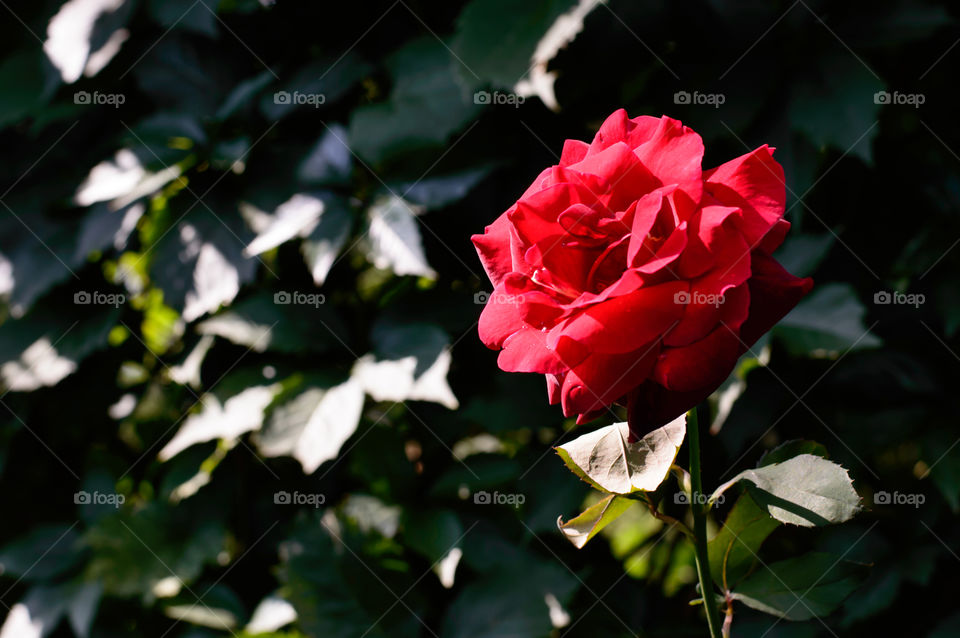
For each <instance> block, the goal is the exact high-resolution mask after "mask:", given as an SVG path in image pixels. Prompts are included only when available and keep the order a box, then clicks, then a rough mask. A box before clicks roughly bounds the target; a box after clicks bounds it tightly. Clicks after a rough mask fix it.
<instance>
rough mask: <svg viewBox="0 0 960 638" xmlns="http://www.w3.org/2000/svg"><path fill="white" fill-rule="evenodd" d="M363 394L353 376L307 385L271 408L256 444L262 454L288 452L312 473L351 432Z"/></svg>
mask: <svg viewBox="0 0 960 638" xmlns="http://www.w3.org/2000/svg"><path fill="white" fill-rule="evenodd" d="M363 398H364V395H363V387H362V386H361V385H360V384H359V383H357V381H355V380H348V381H345V382H344V383H341V384H339V385H336V386H333V387H330V388H316V387H310V388H307V389H306V390H304V391H303V392H301V393H300V394H299V395H297V396H296V397H294V398H293V399H291V400H290V401H289V402H287V403H285V404H284V405H281V406H279V407H278V408H277V409H275V410H274V411H273V412H272V414H271V415H270V420H269V425H268V429H267V431H266V432H265V433H264V436H263V437H261V439H260V442H259V445H258V447H259V449H260V451H261V452H262V453H263V454H264V455H265V456H280V455H290V456H292V457H293V458H295V459H297V460H298V461H299V462H300V465H301V466H302V467H303V471H304V473H305V474H313V473H314V472H315V471H316V470H317V468H318V467H320V466H321V465H322V464H323V463H324V462H326V461H329V460H330V459H334V458H336V457H337V455H338V454H339V453H340V448H341V447H343V444H344V443H346V441H347V439H349V438H350V437H351V436H353V433H354V432H355V431H356V429H357V426H358V425H359V424H360V416H361V414H362V412H363Z"/></svg>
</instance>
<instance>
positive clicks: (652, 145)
mask: <svg viewBox="0 0 960 638" xmlns="http://www.w3.org/2000/svg"><path fill="white" fill-rule="evenodd" d="M634 152H635V153H636V154H637V157H639V158H640V161H641V162H643V165H644V166H646V167H647V169H649V170H650V172H651V173H653V174H654V175H655V176H656V177H657V179H659V180H660V182H661V183H662V184H664V185H669V184H677V185H678V186H679V187H680V189H681V190H683V191H684V192H686V193H687V195H689V196H690V198H691V199H692V200H693V201H694V203H697V202H699V201H700V197H701V195H702V193H703V179H702V176H703V172H702V169H701V162H702V160H703V140H702V139H701V138H700V136H699V135H697V134H696V133H695V132H694V131H693V129H690V128H688V127H686V126H684V125H683V124H681V123H680V122H678V121H677V120H674V119H671V118H669V117H666V116H664V117H662V118H660V124H659V126H658V127H657V130H656V131H655V132H654V133H653V136H652V137H651V138H650V139H649V140H648V141H646V142H644V143H643V144H641V145H640V146H638V147H637V149H636V150H635V151H634Z"/></svg>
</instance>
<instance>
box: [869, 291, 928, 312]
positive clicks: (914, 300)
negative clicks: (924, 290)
mask: <svg viewBox="0 0 960 638" xmlns="http://www.w3.org/2000/svg"><path fill="white" fill-rule="evenodd" d="M926 301H927V297H926V296H925V295H923V294H921V293H909V294H908V293H903V292H897V291H893V292H890V291H887V290H878V291H877V292H875V293H873V303H874V304H875V305H878V306H913V307H914V308H919V307H920V306H922V305H923V304H924V303H926Z"/></svg>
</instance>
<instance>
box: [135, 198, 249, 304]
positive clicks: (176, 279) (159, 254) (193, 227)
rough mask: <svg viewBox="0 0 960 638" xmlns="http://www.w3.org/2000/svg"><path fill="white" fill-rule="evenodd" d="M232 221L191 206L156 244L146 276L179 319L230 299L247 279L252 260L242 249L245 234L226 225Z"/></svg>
mask: <svg viewBox="0 0 960 638" xmlns="http://www.w3.org/2000/svg"><path fill="white" fill-rule="evenodd" d="M178 199H179V198H178ZM183 204H185V205H187V206H189V205H190V204H189V203H188V202H183ZM217 208H218V205H217V204H214V205H213V206H212V209H213V210H217ZM200 209H202V210H200ZM174 214H175V215H176V214H178V213H174ZM234 221H235V219H234V217H232V216H231V217H225V218H222V219H221V218H219V217H217V216H216V214H215V213H213V212H212V211H210V210H207V209H206V208H205V207H203V206H197V209H195V210H193V211H192V212H191V213H190V214H189V215H188V216H187V217H185V218H183V219H181V220H180V221H179V222H178V223H177V225H176V227H174V228H173V229H171V230H170V231H169V232H168V233H166V235H164V236H163V238H162V239H161V240H160V241H159V242H158V243H157V248H156V257H155V260H154V263H153V265H152V267H151V271H150V274H151V279H153V280H154V281H155V282H156V284H157V286H159V287H160V288H162V289H163V293H164V295H163V300H164V303H166V304H168V305H169V306H171V307H172V308H174V309H177V310H180V311H181V312H182V314H183V318H184V320H185V321H188V322H189V321H193V320H194V319H198V318H200V317H201V316H203V315H205V314H207V313H209V312H213V311H215V310H217V308H219V307H220V306H221V305H228V304H230V303H231V302H232V301H233V300H234V298H235V297H236V296H237V293H239V292H240V286H241V284H243V283H246V282H247V281H250V280H251V279H252V278H253V275H254V272H255V271H256V262H255V261H253V260H250V259H247V258H246V257H244V256H243V253H242V251H243V247H244V245H245V244H247V243H249V242H248V241H244V239H245V236H247V235H248V234H247V232H246V231H245V229H243V228H239V227H234V226H233V225H231V223H232V222H234ZM236 221H239V220H236Z"/></svg>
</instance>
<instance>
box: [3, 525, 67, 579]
mask: <svg viewBox="0 0 960 638" xmlns="http://www.w3.org/2000/svg"><path fill="white" fill-rule="evenodd" d="M79 539H80V534H79V533H78V532H77V530H76V529H75V526H73V525H43V526H40V527H36V528H34V529H32V530H31V531H29V532H28V533H27V534H26V535H24V536H21V537H20V538H17V539H16V540H14V541H12V542H11V543H9V544H7V545H5V546H4V547H3V549H0V572H2V573H3V574H4V575H5V576H7V577H13V578H18V579H23V580H26V581H28V582H33V581H42V580H49V579H51V578H55V577H56V576H59V575H60V574H62V573H64V572H65V571H67V570H69V569H71V568H72V567H74V566H76V564H77V563H78V561H79V560H80V558H81V554H80V552H79V551H78V550H79V547H78V541H79Z"/></svg>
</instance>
